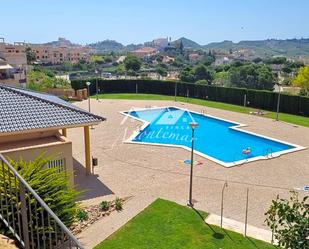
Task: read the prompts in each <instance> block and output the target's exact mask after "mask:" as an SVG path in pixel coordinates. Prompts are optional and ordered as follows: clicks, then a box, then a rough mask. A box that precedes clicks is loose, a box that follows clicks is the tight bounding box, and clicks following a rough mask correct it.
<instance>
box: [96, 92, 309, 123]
mask: <svg viewBox="0 0 309 249" xmlns="http://www.w3.org/2000/svg"><path fill="white" fill-rule="evenodd" d="M93 97H95V96H93ZM99 97H100V98H101V99H137V100H174V99H175V98H174V97H173V96H165V95H156V94H131V93H121V94H100V95H99ZM177 101H180V102H188V103H191V104H196V105H201V106H208V107H213V108H218V109H223V110H228V111H234V112H241V113H247V114H249V113H250V111H255V110H256V109H253V108H249V107H243V106H238V105H231V104H225V103H222V102H215V101H209V100H201V99H193V98H188V99H187V98H185V97H177ZM266 112H267V114H266V115H264V116H263V117H266V118H272V119H275V118H276V113H275V112H270V111H266ZM279 119H280V120H281V121H285V122H288V123H292V124H296V125H301V126H306V127H309V118H308V117H303V116H297V115H291V114H286V113H280V114H279Z"/></svg>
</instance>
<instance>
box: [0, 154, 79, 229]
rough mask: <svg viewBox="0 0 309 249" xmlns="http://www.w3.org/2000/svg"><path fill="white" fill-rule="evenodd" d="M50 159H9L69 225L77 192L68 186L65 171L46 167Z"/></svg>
mask: <svg viewBox="0 0 309 249" xmlns="http://www.w3.org/2000/svg"><path fill="white" fill-rule="evenodd" d="M50 160H52V158H51V157H45V156H44V155H41V156H39V157H38V158H36V159H35V160H34V161H29V162H25V161H23V160H19V161H17V162H15V161H13V160H10V163H11V165H12V166H13V167H14V168H15V169H17V170H18V172H19V173H20V175H21V176H22V177H23V178H24V179H25V180H26V182H27V183H28V184H29V185H30V186H31V187H32V188H33V189H34V190H35V191H36V192H37V194H38V195H39V196H40V197H41V198H42V199H43V200H44V201H45V202H46V204H47V205H48V206H49V207H50V209H51V210H53V211H54V213H55V214H56V215H57V216H58V217H59V219H60V220H61V221H62V222H63V223H64V224H65V225H66V226H68V227H70V226H71V225H72V224H73V222H74V217H75V213H76V209H77V207H78V205H77V204H76V200H77V198H78V195H79V192H77V191H76V190H75V189H74V188H73V187H70V181H69V175H68V173H67V172H65V171H61V172H59V168H57V167H55V168H47V167H46V165H47V163H48V162H49V161H50ZM0 184H1V182H0ZM33 205H36V201H35V199H33ZM32 208H34V207H32ZM33 210H34V209H33ZM33 215H35V214H33Z"/></svg>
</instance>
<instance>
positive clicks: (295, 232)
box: [266, 192, 309, 249]
mask: <svg viewBox="0 0 309 249" xmlns="http://www.w3.org/2000/svg"><path fill="white" fill-rule="evenodd" d="M307 199H308V196H305V197H304V198H303V199H302V200H299V198H298V194H297V193H296V192H291V196H290V198H289V199H279V197H277V199H276V200H273V201H272V205H271V206H270V208H269V210H268V211H267V212H266V223H267V225H268V227H269V228H270V229H271V230H272V231H273V233H274V236H275V238H276V239H277V241H278V245H279V246H280V247H282V248H293V249H305V248H309V240H308V229H309V203H308V202H307Z"/></svg>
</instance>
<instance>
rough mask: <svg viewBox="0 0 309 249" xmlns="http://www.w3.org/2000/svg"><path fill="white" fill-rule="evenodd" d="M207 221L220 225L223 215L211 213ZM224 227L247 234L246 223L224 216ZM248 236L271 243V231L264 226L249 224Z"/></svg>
mask: <svg viewBox="0 0 309 249" xmlns="http://www.w3.org/2000/svg"><path fill="white" fill-rule="evenodd" d="M205 222H207V223H208V224H212V225H216V226H220V225H221V217H220V216H219V215H215V214H210V215H209V216H208V217H207V218H206V220H205ZM222 227H223V228H225V229H228V230H231V231H234V232H237V233H241V234H245V224H244V223H242V222H239V221H236V220H232V219H228V218H224V217H223V222H222ZM247 236H248V237H251V238H255V239H259V240H263V241H266V242H268V243H271V232H270V231H268V230H265V229H262V228H258V227H255V226H251V225H248V226H247Z"/></svg>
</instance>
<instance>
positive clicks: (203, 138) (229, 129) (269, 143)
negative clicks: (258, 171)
mask: <svg viewBox="0 0 309 249" xmlns="http://www.w3.org/2000/svg"><path fill="white" fill-rule="evenodd" d="M122 114H124V115H127V116H129V117H131V118H134V119H137V120H139V121H142V122H144V124H143V125H142V126H141V127H139V129H138V130H137V131H135V132H134V133H133V134H132V136H131V137H130V138H129V139H128V140H126V142H128V143H140V144H150V145H164V146H176V147H182V148H184V149H187V150H190V149H191V135H192V130H191V127H190V125H189V123H190V122H195V123H198V127H197V128H196V129H195V140H194V142H195V145H194V152H195V153H196V154H199V155H200V156H203V157H205V158H207V159H210V160H212V161H214V162H216V163H219V164H221V165H223V166H225V167H231V166H235V165H239V164H243V163H246V162H250V161H254V160H259V159H268V158H273V157H277V156H280V155H282V154H285V153H289V152H293V151H297V150H301V149H304V147H301V146H298V145H294V144H290V143H286V142H283V141H280V140H276V139H273V138H269V137H265V136H261V135H258V134H254V133H251V132H248V131H244V130H242V129H240V128H241V127H244V126H245V125H244V124H240V123H237V122H232V121H229V120H224V119H220V118H217V117H213V116H210V115H204V114H200V113H196V112H192V111H188V110H185V109H182V108H178V107H160V108H147V109H136V110H132V111H127V112H122Z"/></svg>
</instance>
